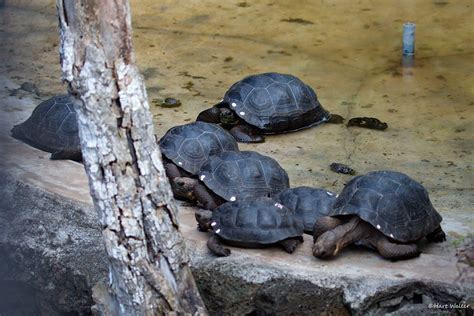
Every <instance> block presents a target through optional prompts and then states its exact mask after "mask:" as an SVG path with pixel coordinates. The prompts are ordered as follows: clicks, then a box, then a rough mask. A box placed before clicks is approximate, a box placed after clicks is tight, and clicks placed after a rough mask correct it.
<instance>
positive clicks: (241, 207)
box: [212, 197, 303, 244]
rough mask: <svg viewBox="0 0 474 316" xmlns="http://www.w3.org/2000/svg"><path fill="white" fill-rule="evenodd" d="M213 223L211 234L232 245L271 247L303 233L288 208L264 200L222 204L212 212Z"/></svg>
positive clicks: (270, 200)
mask: <svg viewBox="0 0 474 316" xmlns="http://www.w3.org/2000/svg"><path fill="white" fill-rule="evenodd" d="M212 221H214V222H215V223H216V225H215V226H213V227H212V228H213V230H214V232H216V233H217V230H219V233H218V235H219V236H220V237H222V238H224V239H227V240H233V241H242V242H249V243H260V244H272V243H275V242H277V241H280V240H284V239H286V238H290V237H297V236H301V235H302V233H303V225H302V222H301V221H299V220H298V219H297V218H296V217H294V216H293V215H292V212H291V211H290V210H289V209H288V208H286V207H282V208H280V207H278V206H276V205H275V201H274V200H272V199H270V198H266V197H261V198H257V199H247V200H241V201H236V202H228V203H225V204H223V205H221V206H219V207H218V208H217V209H216V210H214V214H213V217H212Z"/></svg>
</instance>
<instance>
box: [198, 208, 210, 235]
mask: <svg viewBox="0 0 474 316" xmlns="http://www.w3.org/2000/svg"><path fill="white" fill-rule="evenodd" d="M194 216H195V217H196V221H197V222H198V229H199V230H200V231H207V230H209V229H210V228H211V218H212V212H211V211H209V210H198V211H196V213H194Z"/></svg>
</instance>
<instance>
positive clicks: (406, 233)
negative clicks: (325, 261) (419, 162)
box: [313, 171, 446, 260]
mask: <svg viewBox="0 0 474 316" xmlns="http://www.w3.org/2000/svg"><path fill="white" fill-rule="evenodd" d="M330 215H331V216H329V217H321V218H320V219H318V220H317V221H316V224H315V225H314V235H313V236H314V239H315V242H314V245H313V255H314V256H316V257H318V258H327V257H332V256H335V255H337V254H338V253H339V252H340V251H341V250H342V249H343V248H344V247H346V246H348V245H350V244H352V243H359V244H361V245H364V246H369V247H371V248H374V249H376V250H377V251H378V252H379V253H380V255H381V256H382V257H384V258H387V259H391V260H402V259H410V258H414V257H417V256H418V255H419V254H420V251H419V249H418V246H417V244H416V241H418V240H420V239H422V238H424V237H426V238H427V239H428V241H432V242H442V241H445V240H446V235H445V233H444V232H443V230H442V229H441V226H440V223H441V221H442V217H441V215H440V214H439V213H438V212H437V211H436V210H435V208H434V207H433V205H432V204H431V202H430V199H429V196H428V192H427V191H426V189H425V188H424V187H423V186H422V185H421V184H420V183H418V182H417V181H415V180H413V179H412V178H410V177H409V176H407V175H405V174H403V173H400V172H395V171H374V172H369V173H367V174H365V175H361V176H357V177H354V178H353V179H351V181H349V182H348V183H347V185H346V186H345V187H344V189H343V190H342V192H341V194H340V195H339V197H338V198H337V199H336V202H335V203H334V207H333V210H332V212H331V214H330Z"/></svg>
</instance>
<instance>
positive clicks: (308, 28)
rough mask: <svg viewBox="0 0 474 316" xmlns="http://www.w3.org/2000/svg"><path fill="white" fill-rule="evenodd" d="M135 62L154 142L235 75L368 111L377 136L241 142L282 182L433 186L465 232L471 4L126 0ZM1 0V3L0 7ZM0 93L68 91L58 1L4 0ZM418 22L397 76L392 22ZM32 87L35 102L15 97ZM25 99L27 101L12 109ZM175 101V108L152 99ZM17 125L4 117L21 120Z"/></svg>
mask: <svg viewBox="0 0 474 316" xmlns="http://www.w3.org/2000/svg"><path fill="white" fill-rule="evenodd" d="M132 2H133V3H132V12H133V26H134V40H135V48H136V55H137V62H138V64H139V66H140V68H141V70H142V72H143V74H144V76H145V79H146V84H147V91H148V96H149V100H150V104H151V108H152V111H153V114H154V118H155V122H156V133H157V134H158V135H162V134H163V133H164V132H165V131H166V130H167V129H168V128H169V127H171V126H173V125H177V124H183V123H186V122H189V121H192V120H194V119H195V117H196V116H197V114H198V113H199V112H200V111H202V110H203V109H205V108H207V107H209V106H211V105H212V104H214V103H216V102H218V101H219V100H220V99H221V97H222V96H223V94H224V93H225V91H226V89H227V88H228V87H229V86H230V85H231V84H232V83H234V82H235V81H237V80H240V79H241V78H242V77H244V76H246V75H249V74H255V73H261V72H267V71H276V72H283V73H291V74H293V75H296V76H298V77H299V78H301V79H302V80H303V81H305V82H306V83H308V84H309V85H311V86H312V87H313V88H314V89H315V90H316V93H317V94H318V97H319V99H320V101H321V103H322V104H323V106H324V107H325V108H326V109H327V110H329V111H331V112H333V113H338V114H341V115H342V116H344V117H346V118H351V117H356V116H373V117H377V118H379V119H380V120H382V121H384V122H387V123H388V125H389V128H388V129H387V130H385V131H375V130H366V129H361V128H355V127H352V128H347V127H345V126H344V125H329V124H326V125H321V126H319V127H315V128H311V129H307V130H304V131H300V132H296V133H291V134H286V135H277V136H269V137H268V138H267V142H266V143H264V144H257V145H241V146H240V148H241V149H247V150H257V151H259V152H262V153H265V154H268V155H270V156H272V157H274V158H275V159H277V160H278V161H279V162H280V164H281V165H282V166H283V167H284V168H285V169H286V170H287V171H288V173H289V175H290V181H291V184H292V186H299V185H311V186H318V187H325V188H327V189H329V190H333V191H339V190H340V189H341V188H342V186H343V185H344V183H346V182H347V181H348V180H349V179H350V176H347V175H341V174H336V173H334V172H332V171H331V170H329V164H330V163H332V162H342V163H346V164H349V165H350V166H351V167H353V168H354V169H355V170H356V171H357V172H358V173H360V174H361V173H365V172H368V171H372V170H380V169H392V170H397V171H401V172H405V173H407V174H409V175H410V176H412V177H413V178H415V179H417V180H418V181H420V182H422V183H423V184H424V185H425V186H426V187H427V188H428V190H429V192H430V196H431V198H432V200H433V204H434V205H435V207H436V208H437V209H438V210H439V211H440V213H441V214H442V215H443V216H444V222H445V224H444V227H445V228H446V230H447V232H448V234H449V235H450V236H451V237H452V240H456V239H458V238H460V237H461V236H462V235H465V234H467V233H468V232H471V231H473V227H474V216H473V213H472V212H473V208H472V205H474V196H473V194H472V192H473V184H474V181H473V180H474V176H473V172H472V162H473V155H472V153H473V149H474V142H473V139H472V135H473V134H474V124H473V120H474V89H473V87H474V79H473V77H472V73H474V66H473V63H472V60H473V56H474V44H473V42H472V38H474V36H473V35H474V22H472V19H471V18H472V16H473V10H474V9H473V4H472V1H469V0H465V1H441V0H436V1H416V2H414V1H375V2H374V1H363V0H362V1H357V2H355V1H298V4H296V3H295V2H294V1H262V2H259V3H258V4H257V3H254V2H250V1H249V2H244V1H225V2H223V1H208V0H206V1H184V0H183V1H160V3H159V4H157V2H156V1H152V0H149V1H132ZM2 3H3V2H2ZM4 5H5V7H3V8H1V9H0V40H1V45H0V58H1V60H2V61H3V62H2V63H1V64H0V75H1V76H2V77H3V78H9V80H8V82H9V84H8V85H2V86H0V90H2V95H4V96H9V95H10V96H9V97H7V98H4V99H3V101H2V102H0V106H3V107H4V110H5V111H10V112H11V111H19V110H21V108H18V106H17V105H16V106H11V104H21V103H27V104H37V103H39V102H40V100H45V99H47V98H49V97H50V96H52V95H55V94H60V93H64V92H65V86H63V85H62V84H61V82H60V69H59V57H58V31H57V19H56V16H55V2H54V1H46V0H42V1H35V2H34V3H30V1H8V0H7V1H4ZM406 21H412V22H415V23H417V32H416V47H417V53H416V58H415V66H414V67H413V68H402V67H401V65H400V60H401V35H402V24H403V23H404V22H406ZM24 82H30V83H34V84H35V85H36V87H37V88H38V90H39V93H38V95H35V94H34V93H29V92H25V91H16V92H15V89H16V88H18V87H19V86H20V85H21V84H22V83H24ZM19 97H22V98H24V102H20V103H18V102H13V103H12V102H9V100H14V99H18V98H19ZM165 97H174V98H177V99H179V100H181V102H182V104H183V105H182V106H181V107H179V108H174V109H165V108H162V107H159V106H157V105H155V104H157V103H158V100H160V99H163V98H165ZM17 123H19V122H16V121H15V122H12V125H13V124H17Z"/></svg>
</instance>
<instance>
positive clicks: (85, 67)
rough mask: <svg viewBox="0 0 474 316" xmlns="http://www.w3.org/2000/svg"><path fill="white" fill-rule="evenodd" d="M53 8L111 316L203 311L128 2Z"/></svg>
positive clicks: (80, 1)
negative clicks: (101, 246) (105, 265)
mask: <svg viewBox="0 0 474 316" xmlns="http://www.w3.org/2000/svg"><path fill="white" fill-rule="evenodd" d="M57 9H58V15H59V25H60V38H61V46H60V47H61V50H60V55H61V56H60V57H61V67H62V74H63V80H65V81H67V83H68V86H69V91H70V93H71V94H72V95H73V96H74V97H75V102H76V107H77V109H78V120H79V134H80V138H81V146H82V153H83V157H84V165H85V169H86V172H87V174H88V177H89V185H90V190H91V195H92V198H93V201H94V205H95V208H96V209H97V212H98V214H99V218H100V220H101V224H102V227H103V231H102V232H103V237H104V241H105V246H106V250H107V253H108V256H109V259H110V260H109V261H110V265H109V269H110V272H109V277H110V280H109V282H110V288H111V291H110V292H111V295H110V297H109V298H108V305H109V306H108V307H107V308H110V310H109V313H112V314H114V315H159V314H170V313H179V314H195V315H196V314H199V315H202V314H206V313H207V312H206V308H205V306H204V304H203V302H202V300H201V297H200V295H199V292H198V290H197V287H196V284H195V282H194V279H193V276H192V274H191V271H190V267H189V258H188V257H187V254H186V249H185V243H184V240H183V237H182V235H181V234H180V232H179V226H178V222H177V218H176V212H177V207H176V204H175V202H174V200H173V198H172V194H171V190H170V186H169V183H168V180H167V178H166V175H165V171H164V169H163V165H162V162H161V153H160V151H159V148H158V145H157V143H156V139H155V135H154V129H153V123H152V116H151V113H150V111H149V104H148V101H147V95H146V90H145V85H144V81H143V79H142V77H141V75H140V73H139V71H138V68H137V66H136V65H135V57H134V52H133V45H132V28H131V17H130V8H129V4H128V1H126V0H89V1H88V0H77V1H76V0H57ZM102 312H103V313H104V312H105V310H102Z"/></svg>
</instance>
